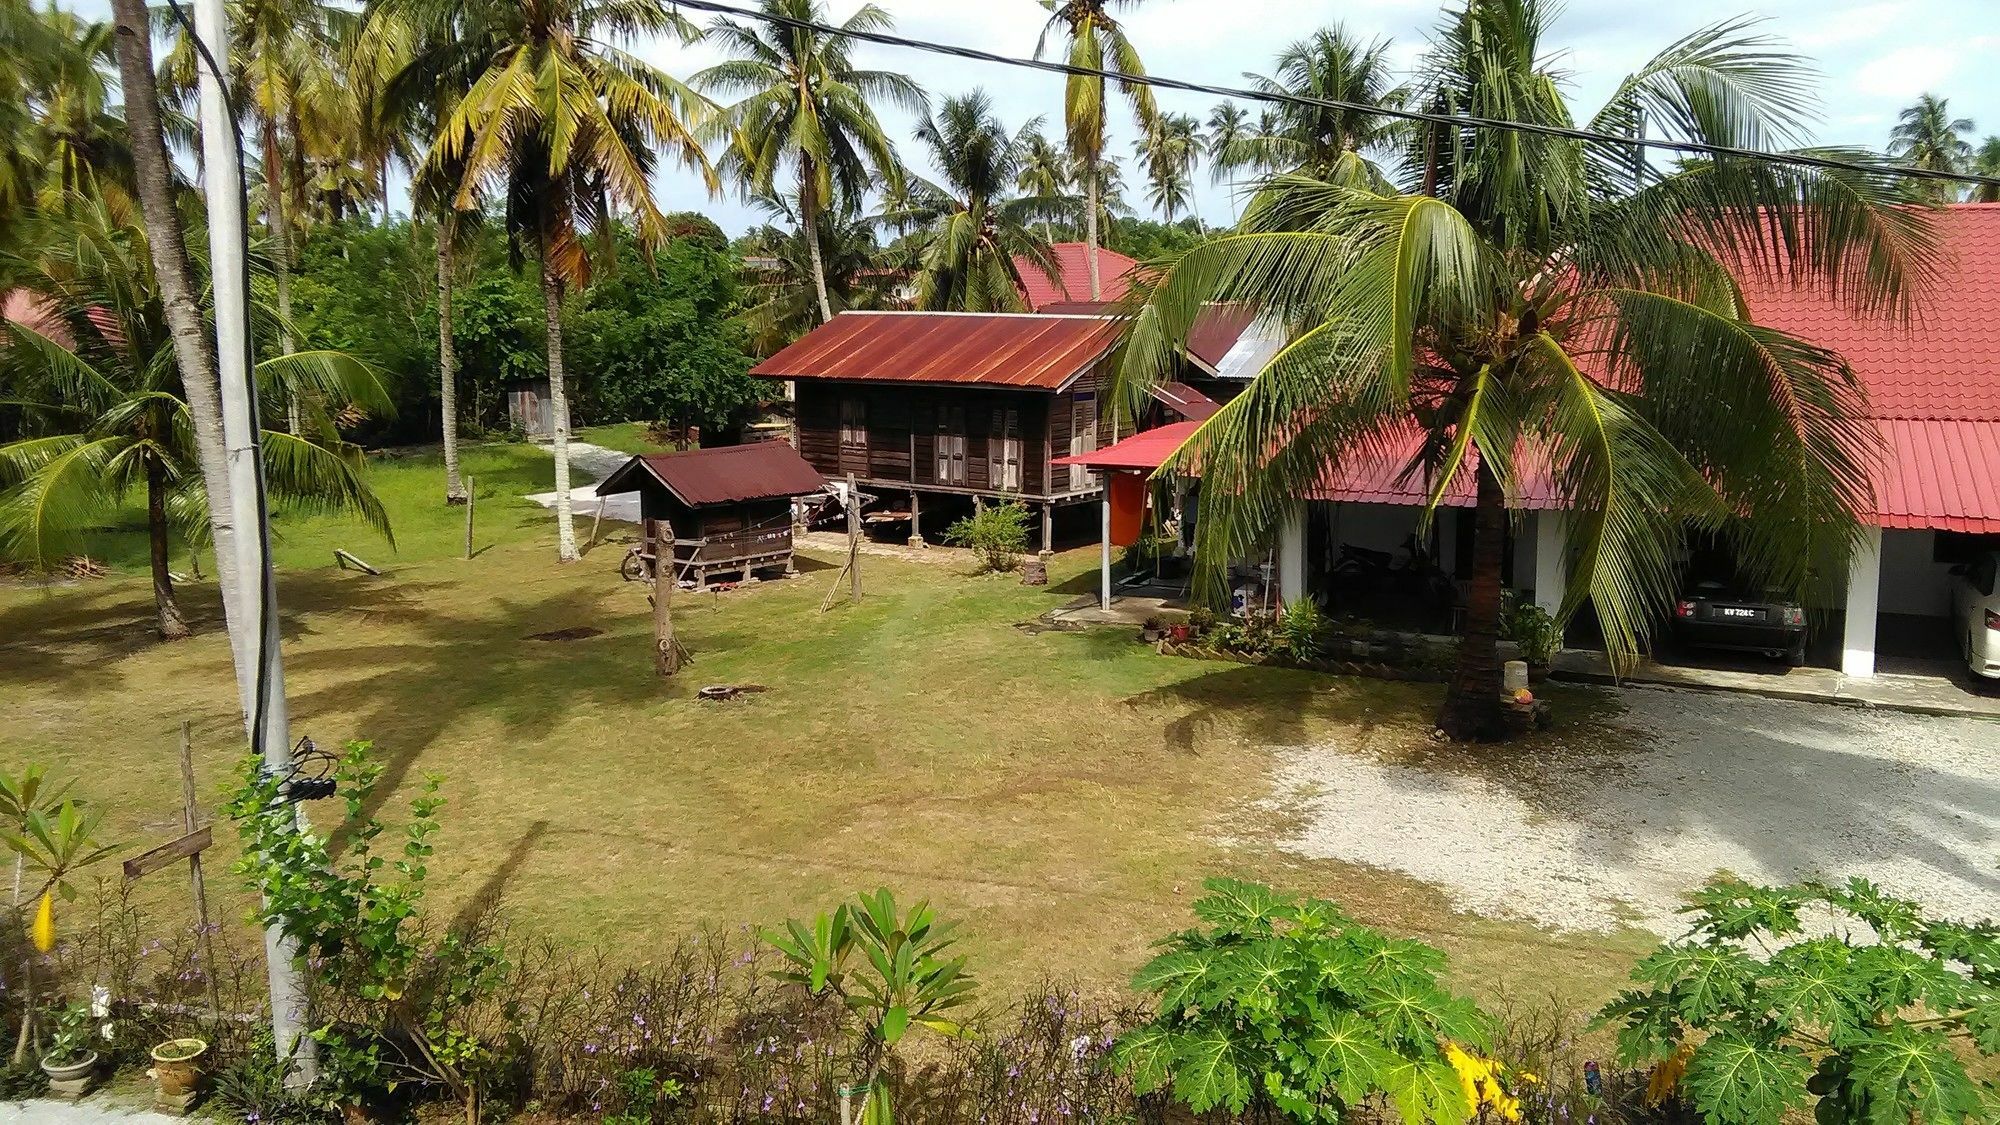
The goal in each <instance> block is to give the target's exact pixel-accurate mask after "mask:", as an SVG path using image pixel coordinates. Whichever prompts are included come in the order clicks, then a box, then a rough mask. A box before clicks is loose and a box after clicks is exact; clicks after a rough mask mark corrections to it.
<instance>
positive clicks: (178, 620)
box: [146, 460, 188, 641]
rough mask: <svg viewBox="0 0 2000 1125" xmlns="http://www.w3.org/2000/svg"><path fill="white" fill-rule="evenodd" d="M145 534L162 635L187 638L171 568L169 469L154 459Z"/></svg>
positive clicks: (148, 465)
mask: <svg viewBox="0 0 2000 1125" xmlns="http://www.w3.org/2000/svg"><path fill="white" fill-rule="evenodd" d="M146 538H147V540H148V543H149V545H150V546H151V548H152V551H151V553H152V563H153V605H154V606H155V607H156V608H157V609H158V610H159V611H160V639H161V640H164V641H180V640H186V639H187V636H188V625H187V618H185V617H183V616H181V607H180V606H179V605H178V604H177V603H176V602H175V601H174V578H173V574H172V573H171V572H170V571H169V570H168V567H169V566H170V565H171V560H170V558H169V557H168V549H167V470H166V469H165V468H164V467H163V466H161V464H160V463H159V462H158V461H153V460H148V461H147V463H146Z"/></svg>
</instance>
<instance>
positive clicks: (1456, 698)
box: [1437, 463, 1507, 742]
mask: <svg viewBox="0 0 2000 1125" xmlns="http://www.w3.org/2000/svg"><path fill="white" fill-rule="evenodd" d="M1478 496H1479V498H1478V506H1477V507H1476V508H1475V509H1474V513H1475V515H1474V519H1473V537H1472V583H1471V587H1470V588H1469V589H1468V590H1467V592H1466V599H1465V634H1464V635H1463V636H1462V637H1460V638H1459V642H1458V670H1457V671H1456V672H1454V673H1453V674H1452V679H1451V686H1450V688H1449V690H1447V691H1446V692H1445V697H1444V708H1443V710H1441V711H1440V712H1439V713H1438V720H1437V725H1438V729H1440V730H1442V731H1444V733H1445V734H1446V735H1447V736H1449V737H1450V738H1451V739H1452V740H1454V741H1458V742H1465V741H1473V740H1477V741H1481V742H1487V741H1493V740H1497V739H1500V738H1504V737H1506V733H1507V731H1506V724H1505V719H1504V717H1503V715H1502V712H1501V701H1500V682H1501V680H1500V586H1501V581H1500V572H1501V568H1502V567H1501V564H1502V562H1503V561H1504V560H1503V558H1502V555H1503V553H1504V552H1505V550H1506V544H1507V496H1506V493H1504V492H1502V491H1501V488H1500V482H1499V480H1498V479H1496V478H1495V477H1494V476H1493V472H1492V470H1490V469H1488V468H1487V467H1486V465H1485V464H1483V463H1482V464H1481V465H1480V466H1479V493H1478Z"/></svg>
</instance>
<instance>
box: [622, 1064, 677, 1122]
mask: <svg viewBox="0 0 2000 1125" xmlns="http://www.w3.org/2000/svg"><path fill="white" fill-rule="evenodd" d="M616 1088H617V1090H618V1094H619V1096H620V1097H621V1098H623V1099H624V1103H625V1104H624V1108H623V1109H622V1110H620V1111H619V1112H616V1113H607V1114H605V1115H604V1118H603V1121H602V1125H653V1122H655V1121H659V1120H662V1119H663V1118H665V1117H666V1116H667V1115H668V1114H669V1113H671V1111H672V1110H673V1107H674V1106H675V1105H676V1104H677V1103H679V1102H680V1101H681V1099H683V1098H685V1097H686V1096H687V1088H686V1087H685V1086H683V1085H682V1084H681V1081H680V1080H679V1079H677V1078H662V1077H660V1073H659V1072H658V1071H656V1070H654V1069H652V1068H651V1067H637V1068H634V1069H632V1070H628V1071H625V1072H624V1073H622V1074H620V1075H619V1076H618V1079H617V1082H616Z"/></svg>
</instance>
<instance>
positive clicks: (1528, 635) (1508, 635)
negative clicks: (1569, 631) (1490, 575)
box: [1500, 595, 1563, 664]
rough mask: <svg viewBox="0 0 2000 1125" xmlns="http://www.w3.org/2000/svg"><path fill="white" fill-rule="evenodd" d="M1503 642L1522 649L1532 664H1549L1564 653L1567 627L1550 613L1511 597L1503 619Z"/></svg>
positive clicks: (1524, 655) (1524, 658) (1523, 657)
mask: <svg viewBox="0 0 2000 1125" xmlns="http://www.w3.org/2000/svg"><path fill="white" fill-rule="evenodd" d="M1500 638H1501V639H1502V640H1508V641H1513V642H1514V643H1515V644H1516V645H1519V646H1520V648H1521V659H1523V660H1525V661H1527V662H1528V663H1530V664H1547V663H1548V662H1549V660H1550V658H1552V657H1554V656H1555V654H1556V653H1558V652H1561V651H1562V646H1563V627H1562V623H1561V622H1559V621H1557V620H1556V619H1555V618H1554V617H1553V616H1551V615H1550V614H1549V611H1548V610H1546V609H1543V608H1542V607H1541V606H1538V605H1536V604H1535V603H1534V602H1526V601H1521V600H1519V599H1518V598H1513V597H1512V596H1511V595H1510V597H1509V599H1508V604H1507V606H1506V611H1505V612H1504V613H1502V614H1501V616H1500Z"/></svg>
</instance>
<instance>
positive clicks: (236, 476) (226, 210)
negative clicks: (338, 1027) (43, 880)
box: [194, 0, 318, 1084]
mask: <svg viewBox="0 0 2000 1125" xmlns="http://www.w3.org/2000/svg"><path fill="white" fill-rule="evenodd" d="M194 21H195V35H196V37H197V38H198V39H199V40H200V41H201V43H202V45H203V46H205V47H206V48H207V49H206V51H205V52H200V53H199V54H205V56H206V57H205V58H204V57H197V59H196V71H197V74H198V77H199V81H200V98H201V151H202V170H203V177H204V179H205V181H206V183H205V184H204V186H205V187H206V189H207V190H206V191H205V192H204V194H205V196H206V197H207V200H208V251H209V255H208V256H209V272H210V277H211V287H212V291H213V293H214V297H215V356H216V362H217V366H218V368H219V370H220V375H221V383H222V441H223V446H224V449H225V450H226V453H227V456H228V462H229V507H230V512H231V515H232V516H233V522H234V524H235V527H236V535H235V540H236V561H237V573H238V575H240V576H241V578H240V581H239V582H238V583H237V597H238V601H239V604H238V605H235V606H232V607H231V608H232V609H233V610H234V611H235V612H234V613H231V614H230V615H229V617H228V620H229V643H230V645H231V647H233V648H235V649H236V651H237V652H238V653H245V652H248V653H252V654H254V659H250V660H238V661H237V662H236V667H237V669H238V674H237V684H236V690H237V696H238V699H239V701H240V702H241V703H242V705H243V720H244V725H245V728H246V729H247V730H248V731H249V733H250V737H251V740H252V742H253V743H254V744H255V745H254V746H253V749H254V750H255V751H256V752H257V754H259V755H260V756H261V757H262V758H263V760H264V768H265V769H266V770H270V771H273V772H275V773H278V774H280V775H282V774H287V773H290V772H291V768H292V747H291V721H290V716H289V715H288V714H287V712H286V708H285V669H284V662H283V660H282V659H281V657H280V655H279V651H278V613H277V608H278V590H277V581H276V579H275V577H274V576H273V575H272V573H271V538H270V536H271V529H270V527H269V526H268V525H267V524H266V523H265V521H264V513H265V508H266V505H265V499H264V475H263V472H262V465H261V464H260V463H259V462H260V458H261V457H262V456H263V449H262V446H261V444H260V443H259V440H258V425H257V417H256V399H255V391H254V390H253V389H252V387H251V383H250V379H251V372H250V325H249V323H248V320H249V312H250V304H249V276H248V271H249V262H248V260H247V255H246V253H245V249H244V248H245V246H246V245H247V242H246V233H245V229H244V225H243V223H244V219H243V197H242V195H241V194H240V192H239V185H241V184H242V182H243V180H242V174H243V172H242V160H243V154H242V151H241V150H240V149H239V148H238V146H237V140H236V129H235V122H234V121H233V120H232V118H231V115H230V109H229V100H228V91H227V90H226V89H225V88H224V86H223V82H224V80H225V79H224V76H225V75H226V74H227V73H228V69H229V17H228V14H227V13H226V12H225V10H224V8H223V0H195V5H194ZM295 815H297V814H296V813H295ZM295 954H296V950H295V948H294V946H293V943H292V941H291V939H289V938H287V937H286V936H285V933H284V929H283V927H282V926H280V925H278V924H277V923H272V924H270V925H267V926H266V927H265V928H264V959H265V963H266V969H267V971H268V974H269V979H270V985H271V1034H272V1039H273V1041H274V1042H275V1043H276V1046H277V1051H278V1057H279V1058H280V1059H285V1058H290V1059H292V1060H293V1061H294V1062H295V1063H296V1064H297V1069H296V1070H295V1071H294V1072H293V1080H294V1081H295V1082H297V1083H299V1084H305V1083H309V1082H311V1081H312V1080H313V1078H314V1077H316V1072H317V1069H318V1066H317V1063H318V1060H317V1057H316V1055H315V1052H314V1049H313V1047H314V1045H313V1041H312V1040H311V1039H310V1038H309V1037H307V1035H306V1026H307V1019H308V1011H307V1006H306V995H305V985H304V982H303V980H301V978H300V975H299V970H298V967H297V964H296V963H295Z"/></svg>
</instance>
